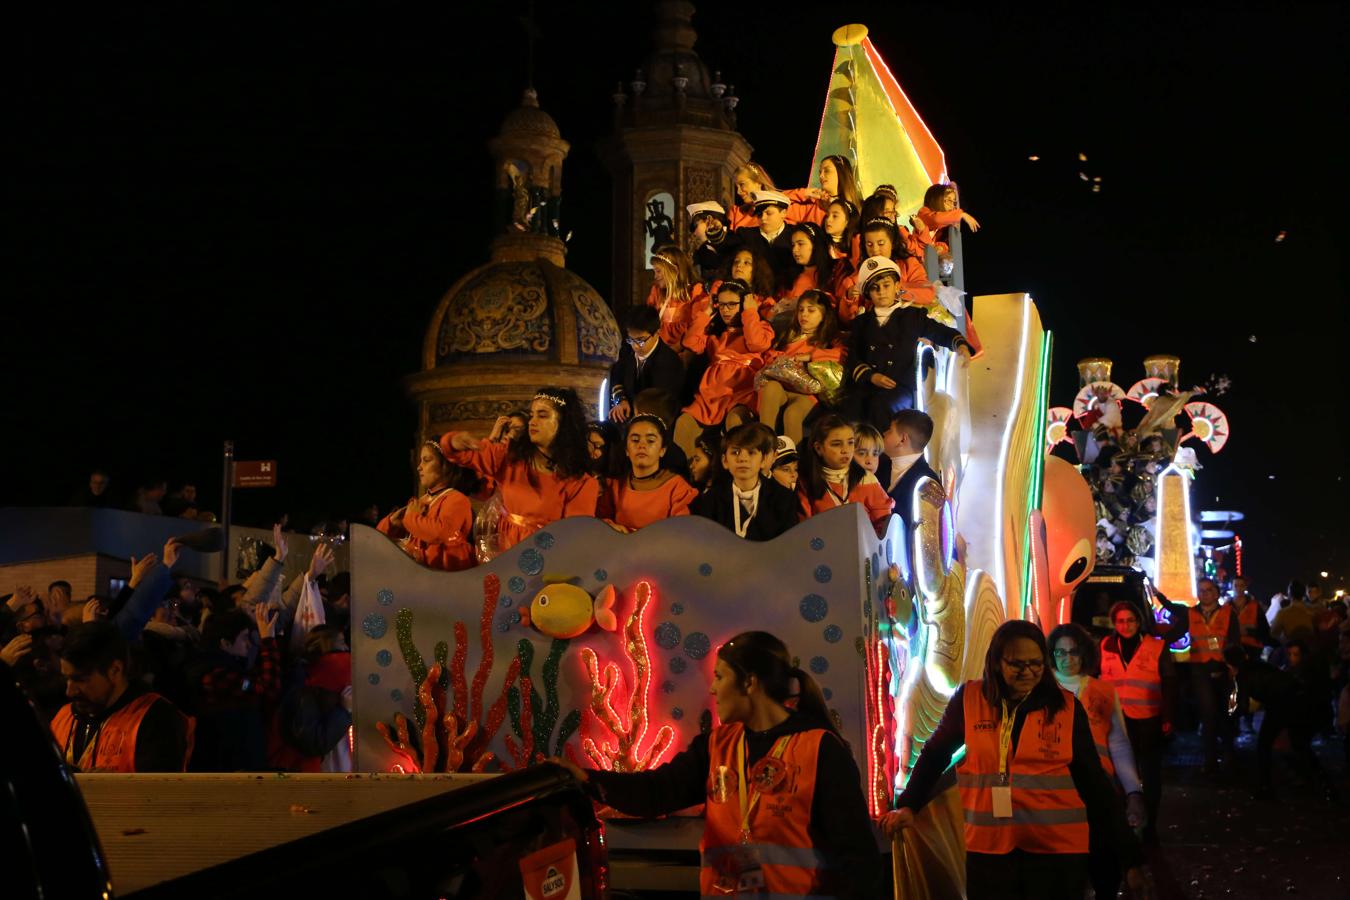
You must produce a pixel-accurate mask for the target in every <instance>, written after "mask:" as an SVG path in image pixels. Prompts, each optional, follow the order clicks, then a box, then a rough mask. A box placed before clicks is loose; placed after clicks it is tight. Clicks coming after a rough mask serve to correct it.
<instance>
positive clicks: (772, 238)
mask: <svg viewBox="0 0 1350 900" xmlns="http://www.w3.org/2000/svg"><path fill="white" fill-rule="evenodd" d="M786 228H787V223H786V222H784V223H783V224H782V225H779V226H778V230H777V231H775V232H774V233H773V234H769V233H768V232H767V231H765V230H764V229H763V228H761V229H760V230H759V233H760V235H761V236H762V237H763V238H764V240H766V241H768V242H769V243H770V244H772V243H773V242H774V241H776V240H778V236H779V235H780V234H782V233H783V231H784V229H786Z"/></svg>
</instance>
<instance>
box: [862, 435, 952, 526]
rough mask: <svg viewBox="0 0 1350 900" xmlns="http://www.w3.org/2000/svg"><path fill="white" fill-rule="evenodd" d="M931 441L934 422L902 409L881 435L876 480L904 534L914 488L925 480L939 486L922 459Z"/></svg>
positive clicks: (911, 513)
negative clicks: (902, 527)
mask: <svg viewBox="0 0 1350 900" xmlns="http://www.w3.org/2000/svg"><path fill="white" fill-rule="evenodd" d="M932 437H933V420H932V419H931V418H929V416H928V413H924V412H919V411H918V410H917V409H902V410H900V411H899V412H897V413H896V414H895V415H893V416H891V424H890V427H888V428H887V429H886V431H885V432H883V433H882V435H881V443H882V450H883V454H884V455H883V457H882V460H881V464H880V465H879V466H878V467H877V477H878V480H880V481H881V484H882V487H884V488H886V493H888V494H890V496H891V499H892V500H894V501H895V511H896V512H897V513H899V514H900V518H901V519H903V520H904V522H905V533H906V534H910V533H911V531H912V529H913V527H914V488H915V487H916V486H917V485H918V483H919V482H920V481H921V480H922V479H923V478H925V477H927V478H931V479H933V480H934V481H936V482H937V483H938V484H942V478H941V477H940V476H939V475H938V473H937V472H934V471H933V467H932V466H930V465H928V460H926V459H924V456H923V451H924V448H925V447H927V446H928V442H929V440H931V439H932Z"/></svg>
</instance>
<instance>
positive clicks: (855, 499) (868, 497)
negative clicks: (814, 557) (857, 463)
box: [797, 473, 895, 535]
mask: <svg viewBox="0 0 1350 900" xmlns="http://www.w3.org/2000/svg"><path fill="white" fill-rule="evenodd" d="M797 498H798V499H799V500H800V501H801V505H802V519H803V520H805V519H809V518H811V517H812V516H814V515H816V514H817V513H823V512H829V511H830V510H832V509H834V508H835V507H838V506H843V505H844V504H845V503H861V504H862V505H863V509H865V510H866V511H867V518H868V520H869V521H870V522H871V523H872V527H873V528H875V529H876V530H877V534H878V535H882V534H885V533H886V526H887V525H888V524H889V523H890V519H891V512H892V511H894V509H895V501H894V500H893V499H891V496H890V495H889V494H887V493H886V489H885V488H884V487H882V486H881V482H879V481H877V479H876V476H875V475H872V474H871V473H868V474H867V475H866V476H864V477H863V479H862V481H859V482H858V483H857V484H855V485H854V486H853V490H851V491H849V492H848V497H847V498H846V499H844V498H840V496H839V495H838V494H836V493H835V492H834V490H832V489H831V488H830V487H829V486H828V485H827V486H826V488H825V493H824V494H822V495H821V496H820V497H819V498H818V499H816V500H812V499H811V498H809V497H807V496H806V492H805V491H803V490H802V489H801V486H800V485H798V488H797Z"/></svg>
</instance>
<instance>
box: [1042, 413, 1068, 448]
mask: <svg viewBox="0 0 1350 900" xmlns="http://www.w3.org/2000/svg"><path fill="white" fill-rule="evenodd" d="M1072 417H1073V410H1071V409H1069V408H1068V407H1067V406H1052V407H1050V408H1049V409H1048V410H1046V412H1045V449H1046V450H1047V451H1048V450H1049V449H1050V448H1051V447H1053V446H1055V445H1056V444H1058V443H1059V442H1060V441H1067V440H1068V439H1069V419H1070V418H1072Z"/></svg>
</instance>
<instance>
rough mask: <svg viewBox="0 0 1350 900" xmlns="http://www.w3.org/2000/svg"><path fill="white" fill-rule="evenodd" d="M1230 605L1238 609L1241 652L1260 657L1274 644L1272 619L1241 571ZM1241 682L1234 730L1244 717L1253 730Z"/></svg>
mask: <svg viewBox="0 0 1350 900" xmlns="http://www.w3.org/2000/svg"><path fill="white" fill-rule="evenodd" d="M1229 605H1230V606H1231V607H1233V609H1235V610H1237V618H1238V633H1239V635H1240V640H1241V643H1242V652H1243V653H1244V654H1245V655H1246V657H1247V659H1248V660H1249V661H1251V662H1257V661H1259V660H1260V659H1261V651H1262V650H1263V649H1264V648H1265V647H1268V646H1273V645H1274V643H1275V642H1274V641H1273V640H1272V639H1271V637H1270V623H1269V622H1267V621H1266V617H1265V615H1264V611H1263V610H1262V609H1261V604H1260V602H1259V601H1258V600H1257V599H1256V598H1255V597H1253V596H1252V595H1251V594H1250V593H1248V591H1247V579H1246V578H1243V577H1242V576H1241V575H1239V576H1238V577H1236V578H1234V579H1233V599H1232V600H1230V601H1229ZM1236 681H1237V686H1238V699H1237V709H1236V710H1234V712H1233V723H1232V731H1233V733H1234V734H1236V733H1237V731H1238V726H1239V725H1240V724H1241V722H1242V721H1244V720H1245V721H1246V723H1247V730H1248V731H1251V730H1252V713H1251V708H1250V706H1251V703H1250V698H1249V696H1248V693H1247V688H1246V683H1245V682H1244V681H1243V680H1242V679H1240V678H1239V679H1236Z"/></svg>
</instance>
